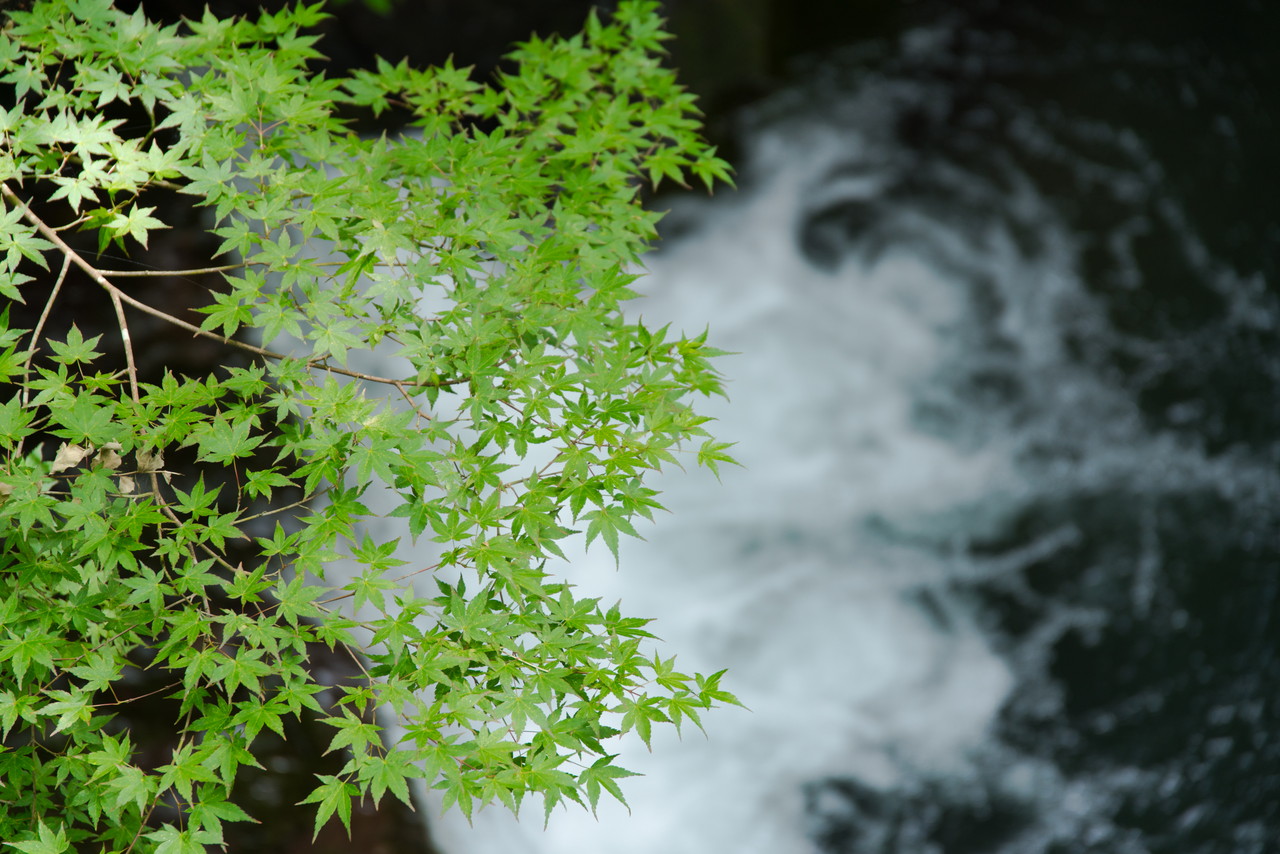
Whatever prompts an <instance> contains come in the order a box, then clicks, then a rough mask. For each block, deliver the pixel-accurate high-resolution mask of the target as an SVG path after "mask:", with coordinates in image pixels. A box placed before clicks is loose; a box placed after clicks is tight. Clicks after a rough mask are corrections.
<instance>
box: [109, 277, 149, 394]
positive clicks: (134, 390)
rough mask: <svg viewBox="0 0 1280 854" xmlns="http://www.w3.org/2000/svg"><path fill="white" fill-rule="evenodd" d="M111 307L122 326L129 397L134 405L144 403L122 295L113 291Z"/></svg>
mask: <svg viewBox="0 0 1280 854" xmlns="http://www.w3.org/2000/svg"><path fill="white" fill-rule="evenodd" d="M110 293H111V306H112V308H114V309H115V310H116V323H118V324H119V325H120V341H121V342H122V343H123V344H124V362H125V365H127V366H128V369H129V395H130V396H131V397H132V398H133V402H134V403H138V404H140V403H142V396H141V395H139V394H138V365H137V363H136V362H134V360H133V339H132V338H131V337H130V336H129V321H128V320H126V319H125V316H124V306H122V305H121V304H120V294H119V292H117V291H111V292H110Z"/></svg>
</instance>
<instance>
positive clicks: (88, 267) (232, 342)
mask: <svg viewBox="0 0 1280 854" xmlns="http://www.w3.org/2000/svg"><path fill="white" fill-rule="evenodd" d="M0 193H3V194H4V195H5V196H7V197H9V198H10V199H12V200H13V201H14V202H16V203H17V204H18V205H21V207H22V217H23V219H25V220H26V221H27V222H29V223H31V224H32V225H34V226H35V227H36V230H37V231H39V232H40V233H41V234H42V235H44V236H45V237H46V238H48V239H49V240H50V241H51V242H52V243H53V244H54V245H55V246H57V247H58V249H59V250H60V251H61V252H62V253H63V255H65V256H67V257H69V258H70V259H71V261H72V263H74V264H75V265H76V266H77V267H79V268H80V269H81V270H84V271H85V273H87V274H88V275H89V278H91V279H93V281H94V282H95V283H96V284H97V285H98V286H100V287H101V288H103V289H104V290H105V291H107V293H109V294H111V295H112V296H113V298H118V299H120V300H123V301H124V302H127V303H128V304H129V305H131V306H133V307H134V308H136V309H138V311H141V312H143V313H144V314H149V315H151V316H152V317H155V318H158V319H160V320H163V321H165V322H166V323H171V324H173V325H174V326H177V327H179V328H181V329H185V330H187V331H188V332H190V333H192V334H193V335H198V336H200V337H202V338H208V339H210V340H213V341H217V342H219V343H221V344H225V345H227V346H228V347H236V348H238V349H240V350H245V351H246V352H249V353H253V354H255V355H257V356H262V357H263V358H265V359H275V360H276V361H279V360H282V359H287V358H289V356H288V354H286V353H277V352H275V351H274V350H268V349H266V348H265V347H257V346H255V345H253V344H247V343H245V342H244V341H237V340H236V339H234V338H228V337H227V336H225V335H219V334H218V333H216V332H210V331H209V330H207V329H201V328H200V327H199V326H196V325H195V324H192V323H188V322H187V321H185V320H182V319H180V318H177V317H174V316H173V315H171V314H168V313H166V312H163V311H161V310H160V309H158V308H155V307H153V306H150V305H147V304H146V303H144V302H142V301H141V300H137V299H134V298H133V297H131V296H129V294H127V293H125V292H124V291H123V290H121V289H120V288H118V287H116V286H115V285H113V284H111V282H109V281H107V278H106V277H105V276H104V275H103V274H102V272H101V271H100V270H98V268H97V267H94V266H93V265H92V264H90V263H89V262H88V261H86V260H85V259H84V258H82V257H81V256H80V254H79V253H77V252H76V251H75V250H74V249H72V248H71V247H70V246H68V245H67V242H66V241H65V240H63V239H62V238H61V237H60V236H59V235H58V233H57V232H56V231H54V230H53V229H52V228H50V227H49V226H48V225H47V224H46V223H45V222H44V220H42V219H40V217H38V216H36V214H35V212H33V211H32V210H31V208H30V207H29V206H27V204H26V203H25V202H24V201H22V199H20V198H19V197H18V196H17V194H15V193H14V192H13V190H11V189H9V185H8V184H5V183H0ZM306 364H307V367H309V368H319V369H320V370H324V371H328V372H329V373H333V374H341V375H342V376H344V377H351V378H352V379H357V380H364V381H365V382H373V383H382V384H384V385H392V386H393V385H395V384H396V383H403V384H404V385H406V386H417V387H426V386H434V387H444V386H451V385H460V384H462V383H465V382H470V381H471V378H470V377H458V378H457V379H452V380H435V381H431V382H426V381H417V380H415V381H408V380H397V379H394V378H392V377H380V376H376V375H374V374H366V373H363V372H361V371H352V370H349V369H347V368H339V367H335V366H334V365H329V364H325V362H324V360H322V359H315V358H311V359H308V360H307V362H306Z"/></svg>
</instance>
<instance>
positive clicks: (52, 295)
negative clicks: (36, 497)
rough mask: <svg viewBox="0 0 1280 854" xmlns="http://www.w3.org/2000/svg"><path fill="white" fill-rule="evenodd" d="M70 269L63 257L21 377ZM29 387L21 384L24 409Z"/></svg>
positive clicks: (69, 263) (29, 362) (37, 322)
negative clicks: (60, 269) (56, 279)
mask: <svg viewBox="0 0 1280 854" xmlns="http://www.w3.org/2000/svg"><path fill="white" fill-rule="evenodd" d="M69 269H71V258H70V257H68V256H63V259H62V271H61V272H59V273H58V281H56V282H54V283H53V290H52V291H51V292H50V293H49V298H48V299H47V300H45V302H44V311H42V312H40V319H39V320H38V321H36V328H35V330H34V331H32V333H31V350H30V352H28V353H27V358H26V361H24V362H23V363H22V375H23V376H24V377H25V376H26V375H27V372H28V371H30V370H31V360H32V359H34V358H35V355H36V349H37V346H36V345H37V344H38V343H39V341H40V334H41V333H42V332H44V324H45V322H46V321H47V320H48V319H49V312H51V311H53V303H54V301H55V300H57V298H58V292H59V291H61V290H62V283H63V282H65V281H66V280H67V270H69ZM30 393H31V387H30V386H29V385H28V384H27V383H26V382H25V381H24V382H23V383H22V405H23V407H26V405H27V403H28V401H29V400H30ZM18 447H19V454H21V447H22V446H21V443H19V446H18Z"/></svg>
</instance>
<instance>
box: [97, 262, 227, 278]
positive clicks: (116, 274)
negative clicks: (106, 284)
mask: <svg viewBox="0 0 1280 854" xmlns="http://www.w3.org/2000/svg"><path fill="white" fill-rule="evenodd" d="M248 266H250V264H249V262H248V261H245V262H243V263H240V264H223V265H222V266H221V267H198V268H196V269H193V270H99V271H98V272H99V273H101V274H102V275H104V276H110V277H111V278H113V279H124V278H129V277H131V276H132V277H141V276H204V275H208V274H210V273H225V272H227V271H229V270H242V269H244V268H245V267H248Z"/></svg>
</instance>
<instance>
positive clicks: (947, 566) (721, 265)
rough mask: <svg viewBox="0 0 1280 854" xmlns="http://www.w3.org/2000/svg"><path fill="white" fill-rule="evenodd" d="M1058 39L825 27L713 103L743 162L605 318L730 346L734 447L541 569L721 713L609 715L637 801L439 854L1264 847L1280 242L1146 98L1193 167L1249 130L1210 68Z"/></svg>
mask: <svg viewBox="0 0 1280 854" xmlns="http://www.w3.org/2000/svg"><path fill="white" fill-rule="evenodd" d="M1086 36H1087V34H1085V35H1083V36H1080V37H1078V38H1076V39H1075V40H1074V41H1071V40H1067V41H1066V46H1065V47H1062V46H1060V47H1059V48H1058V53H1057V54H1056V55H1053V56H1046V55H1042V54H1040V53H1038V52H1037V50H1036V49H1035V48H1036V44H1035V43H1034V40H1032V42H1031V43H1028V42H1026V41H1023V42H1019V41H1018V39H1017V38H1015V37H1014V36H1010V35H1008V33H1004V32H997V31H994V30H993V31H990V32H987V33H986V34H985V35H981V34H975V33H974V32H973V31H971V30H967V31H965V33H964V34H963V38H961V27H960V24H959V23H957V22H955V21H952V20H948V19H945V18H944V19H942V21H941V22H938V21H935V22H933V23H931V24H929V25H926V26H919V27H915V28H913V29H909V30H907V31H905V32H904V33H902V34H901V35H900V37H895V38H892V39H887V40H886V41H884V42H883V43H876V44H872V45H863V46H862V47H861V48H860V49H859V50H858V51H855V52H853V53H851V54H850V55H848V56H844V57H837V58H828V59H827V60H826V61H825V62H824V63H823V64H821V65H818V66H815V67H814V68H813V69H812V70H811V73H810V75H809V82H808V83H806V84H804V85H802V86H799V87H797V88H795V89H793V90H792V91H790V92H788V93H785V94H783V95H781V96H777V97H775V98H773V99H771V100H770V101H768V102H766V103H764V104H762V105H759V106H757V107H756V108H754V109H753V110H751V111H749V112H748V113H747V114H745V115H744V117H743V118H742V127H743V139H744V155H743V158H742V165H741V167H740V174H741V186H742V189H741V190H740V191H739V192H736V193H721V194H718V195H717V196H716V197H715V198H714V199H713V200H710V201H703V200H689V199H680V200H677V201H676V202H675V203H674V204H675V209H674V210H673V212H672V214H671V215H670V217H669V218H668V221H667V224H668V238H667V240H666V242H665V243H664V247H663V249H662V250H661V251H660V252H657V253H655V254H654V255H653V256H652V257H651V258H650V260H649V265H648V266H649V269H650V272H651V275H650V276H649V277H648V278H647V279H646V280H645V283H644V291H645V293H646V297H645V298H644V299H642V300H640V301H638V302H637V303H636V308H635V311H636V312H637V313H640V314H642V315H643V316H644V317H645V318H646V319H647V320H649V321H651V322H652V323H654V324H660V323H664V322H667V321H673V322H674V323H675V324H676V326H678V327H679V326H683V327H684V329H685V330H686V331H689V332H697V331H700V330H701V328H702V327H703V326H704V325H705V324H707V323H710V324H711V327H712V339H713V341H714V342H715V343H716V344H717V346H720V347H722V348H724V349H727V350H733V351H736V352H737V353H738V355H735V356H732V357H729V358H727V359H725V360H724V362H723V368H724V370H725V372H726V373H727V374H728V375H729V376H730V377H731V379H732V384H731V391H730V395H731V402H730V403H727V404H723V403H720V402H714V403H712V404H710V405H709V406H708V407H707V409H708V412H709V414H713V415H715V416H717V417H718V418H720V419H721V420H720V422H719V431H718V434H719V435H720V436H721V437H723V438H727V439H730V440H733V441H736V442H738V443H739V444H738V446H737V449H736V451H737V455H738V457H739V459H741V461H742V462H743V463H744V465H745V467H744V468H742V469H734V470H730V471H725V472H724V473H723V483H717V482H716V480H715V479H714V478H712V477H711V476H709V475H707V474H706V473H699V472H692V471H691V472H688V473H682V472H675V473H673V474H670V475H668V476H666V477H665V478H664V480H663V481H662V487H663V488H664V490H665V495H666V502H667V504H668V506H669V507H670V509H671V510H672V511H673V512H672V514H671V515H670V516H668V517H665V518H663V519H661V520H659V522H658V523H657V524H656V525H655V526H653V527H652V528H651V529H649V530H647V531H644V532H643V533H644V534H645V536H646V538H647V539H646V541H645V542H634V541H633V542H631V543H629V544H626V545H625V547H624V552H623V556H622V569H621V571H616V570H615V569H614V568H613V566H612V561H611V560H609V559H606V558H603V557H601V556H600V555H598V554H595V555H588V557H587V558H585V559H583V560H581V561H576V562H574V564H573V566H572V567H570V568H568V569H566V572H567V573H568V574H569V575H570V577H571V578H572V579H573V581H574V582H575V583H577V584H579V585H580V587H581V588H582V589H583V590H585V591H590V593H591V594H592V595H600V596H603V597H605V598H607V599H613V598H618V597H620V598H621V599H622V600H623V602H624V605H625V606H626V608H627V610H628V611H629V612H630V613H634V614H641V615H646V616H653V617H656V618H657V620H658V622H657V624H656V625H657V629H656V630H657V632H658V633H659V634H660V635H661V636H662V637H663V638H664V640H665V641H666V647H665V649H666V651H667V652H677V653H679V655H680V657H681V662H682V664H683V665H684V669H686V670H688V669H691V668H696V669H699V670H703V671H711V670H718V669H720V668H722V667H727V668H729V670H730V675H729V676H728V677H727V680H728V685H729V687H730V688H731V690H734V691H735V692H737V694H738V695H739V697H740V698H741V699H742V701H743V702H744V703H745V704H746V706H748V707H749V711H744V710H740V709H726V710H721V711H717V712H715V713H713V714H709V715H707V716H706V719H705V723H706V725H707V730H708V732H709V737H703V736H702V735H701V734H700V733H697V732H696V731H694V732H686V733H685V735H684V738H683V740H679V739H677V738H676V737H675V736H674V734H670V735H669V736H668V735H665V734H664V735H663V736H662V737H655V743H654V747H653V751H652V753H649V752H647V751H646V750H645V749H644V748H643V746H642V745H640V744H639V743H638V742H626V743H625V744H624V745H623V746H622V748H621V749H622V753H623V757H622V760H621V761H622V764H623V765H625V766H626V767H629V768H632V769H634V770H636V771H639V772H642V773H643V774H644V775H645V776H644V777H641V778H636V779H632V780H629V781H627V783H628V785H627V787H626V789H625V791H626V794H627V796H628V800H629V803H630V807H631V811H630V814H628V811H627V810H626V809H623V808H621V807H620V806H617V805H612V804H611V805H609V806H603V805H602V807H601V809H600V814H599V816H598V817H593V816H591V815H590V814H588V813H585V812H582V811H578V810H571V811H569V812H557V813H556V815H554V816H553V817H552V819H551V821H550V822H549V824H548V825H547V826H546V827H545V828H544V827H543V825H542V821H541V817H540V816H539V815H535V814H534V813H536V810H532V811H531V814H530V815H528V816H526V817H525V818H524V819H523V820H521V821H516V820H513V819H511V818H510V817H509V816H508V815H507V814H505V813H503V812H499V811H496V810H487V811H484V812H483V813H481V814H480V815H479V816H478V817H477V818H476V823H475V827H468V826H467V825H466V823H465V822H464V821H463V820H462V819H461V818H460V817H458V816H456V815H452V816H447V817H445V818H444V819H435V820H434V836H435V838H436V841H437V844H438V845H439V846H440V848H441V849H442V850H443V851H445V852H447V854H489V852H493V854H497V853H498V852H503V854H521V853H522V852H537V854H587V852H591V854H596V852H609V854H631V852H634V854H650V853H651V852H656V851H661V852H665V854H686V852H687V854H793V852H794V854H808V852H821V854H855V852H856V853H857V854H862V853H863V852H868V854H869V853H870V852H877V854H879V852H895V854H908V853H909V854H935V852H936V853H937V854H943V852H945V854H955V852H1019V854H1024V853H1026V852H1030V853H1034V852H1077V851H1097V852H1120V854H1130V852H1133V853H1134V854H1137V852H1210V851H1223V852H1227V851H1230V852H1264V851H1276V850H1280V806H1278V804H1280V697H1278V695H1277V694H1278V692H1277V686H1280V659H1278V658H1277V650H1278V648H1280V625H1278V623H1277V619H1278V618H1280V611H1278V609H1277V604H1278V603H1280V577H1278V576H1277V570H1278V569H1280V567H1277V556H1278V554H1280V537H1278V536H1277V534H1278V533H1280V476H1278V475H1277V465H1278V463H1280V454H1277V437H1278V436H1280V434H1278V433H1277V431H1276V428H1277V422H1278V421H1280V404H1277V402H1276V401H1277V398H1276V391H1277V385H1278V384H1280V350H1277V348H1276V344H1277V340H1278V338H1280V334H1278V333H1280V329H1278V324H1280V300H1278V299H1277V289H1276V278H1275V275H1276V269H1275V264H1276V261H1277V257H1276V249H1275V247H1276V244H1277V240H1278V238H1277V234H1276V227H1275V226H1274V224H1273V223H1272V222H1271V221H1269V220H1268V219H1267V216H1268V212H1269V211H1270V210H1271V209H1272V208H1271V207H1268V206H1267V205H1268V204H1269V203H1267V202H1259V203H1258V205H1257V206H1255V207H1254V208H1252V209H1230V210H1223V209H1221V208H1214V207H1211V206H1207V205H1200V206H1199V207H1196V206H1197V205H1199V204H1200V202H1202V201H1203V200H1205V199H1211V198H1214V197H1215V196H1214V193H1213V191H1212V187H1210V188H1209V189H1208V190H1205V189H1204V186H1205V182H1204V181H1201V182H1200V183H1199V184H1196V183H1195V181H1194V180H1192V179H1195V178H1196V176H1195V175H1192V174H1190V172H1191V171H1193V170H1191V168H1190V167H1189V166H1188V174H1184V175H1180V174H1178V173H1176V172H1175V171H1173V170H1174V167H1173V166H1171V165H1170V164H1171V163H1174V164H1176V163H1177V162H1180V161H1178V158H1179V157H1184V156H1189V155H1185V151H1183V150H1182V149H1177V148H1176V147H1175V148H1171V147H1170V145H1168V144H1166V143H1164V142H1161V141H1160V139H1162V138H1164V137H1167V136H1168V134H1169V133H1171V132H1172V131H1171V130H1170V129H1169V128H1168V127H1165V126H1164V125H1162V124H1161V121H1160V117H1161V116H1163V115H1165V113H1162V112H1161V110H1164V111H1166V112H1167V113H1168V114H1170V115H1176V116H1179V117H1182V119H1185V121H1186V123H1187V126H1188V127H1199V128H1201V130H1200V131H1198V132H1199V133H1203V134H1204V135H1205V138H1206V139H1208V140H1209V141H1210V142H1212V143H1213V144H1214V145H1216V146H1217V147H1216V148H1211V149H1207V150H1210V152H1211V153H1212V152H1217V153H1222V152H1225V153H1226V154H1225V155H1224V158H1223V159H1221V160H1220V161H1219V162H1218V163H1216V164H1213V169H1211V170H1210V175H1211V177H1210V179H1209V183H1212V181H1213V180H1215V179H1214V178H1213V177H1212V176H1213V175H1218V176H1220V177H1219V178H1217V179H1216V180H1220V182H1221V187H1220V189H1221V192H1222V194H1223V195H1224V198H1225V197H1226V196H1229V195H1230V193H1231V192H1236V190H1234V189H1233V188H1238V187H1239V186H1242V185H1247V184H1248V182H1249V181H1250V180H1251V179H1250V178H1249V176H1248V175H1241V174H1240V171H1241V170H1242V169H1248V168H1251V165H1252V164H1253V162H1254V161H1252V160H1250V159H1249V157H1250V156H1251V155H1249V154H1248V151H1250V150H1253V149H1249V146H1250V145H1252V146H1254V147H1255V148H1256V147H1257V146H1258V145H1260V144H1262V143H1264V142H1265V139H1262V140H1260V139H1258V138H1253V139H1243V140H1242V139H1241V137H1243V136H1246V135H1247V134H1246V129H1247V127H1248V125H1247V123H1248V121H1249V118H1248V117H1247V116H1245V114H1247V113H1248V112H1249V109H1250V105H1249V98H1250V97H1252V95H1250V93H1249V91H1248V90H1246V89H1242V88H1240V87H1239V86H1236V84H1235V83H1233V82H1232V80H1233V78H1231V66H1230V63H1229V62H1225V63H1224V64H1223V65H1222V67H1220V68H1217V69H1216V70H1215V68H1213V67H1208V66H1203V65H1200V66H1197V65H1196V64H1195V63H1194V62H1191V60H1189V59H1188V57H1187V56H1186V55H1183V54H1180V53H1178V52H1177V50H1175V49H1174V48H1166V49H1164V50H1163V52H1162V51H1161V50H1156V49H1149V46H1147V45H1145V44H1136V45H1134V44H1130V45H1128V46H1127V47H1126V48H1125V51H1127V52H1125V51H1122V50H1120V48H1118V47H1116V46H1115V45H1113V44H1107V43H1105V42H1101V41H1094V40H1091V39H1089V38H1087V37H1086ZM1192 59H1194V57H1192ZM1188 63H1190V65H1188ZM1224 69H1225V70H1224ZM1085 72H1088V73H1096V74H1098V75H1100V76H1102V78H1104V79H1099V80H1098V81H1096V90H1097V91H1098V92H1112V93H1113V94H1114V95H1115V97H1114V98H1113V99H1112V101H1110V102H1108V103H1098V104H1096V105H1091V106H1094V107H1096V108H1095V109H1073V106H1072V103H1071V101H1070V99H1064V98H1063V97H1062V96H1061V92H1059V91H1058V90H1057V89H1055V88H1054V86H1055V85H1057V84H1058V83H1060V82H1061V81H1062V80H1063V79H1064V78H1070V77H1071V75H1072V74H1076V73H1085ZM1104 72H1105V74H1104ZM1126 79H1127V80H1129V81H1130V85H1129V87H1128V89H1126V86H1125V84H1124V82H1123V81H1124V80H1126ZM1232 86H1236V88H1235V89H1234V90H1232V91H1231V92H1229V93H1228V94H1227V95H1225V96H1223V95H1222V93H1223V92H1225V91H1227V90H1228V89H1231V87H1232ZM1115 93H1121V94H1115ZM1166 96H1167V97H1166ZM1220 96H1221V97H1220ZM1223 97H1225V98H1227V99H1228V100H1227V101H1226V102H1225V103H1227V104H1228V105H1229V106H1228V107H1227V108H1222V107H1221V104H1220V103H1219V102H1220V101H1221V100H1222V98H1223ZM1214 98H1219V101H1214V100H1213V99H1214ZM1179 99H1181V100H1179ZM1232 99H1234V100H1232ZM1215 105H1216V106H1215ZM1077 106H1078V105H1077ZM1144 110H1145V112H1143V111H1144ZM1215 111H1217V112H1215ZM1233 111H1234V112H1233ZM1201 113H1203V114H1204V116H1205V119H1204V122H1203V123H1199V120H1198V119H1197V118H1196V116H1199V115H1200V114H1201ZM1215 116H1216V118H1215ZM1254 118H1255V120H1254V124H1253V125H1252V127H1254V128H1257V127H1259V126H1268V125H1265V123H1263V124H1262V125H1259V123H1258V121H1257V120H1256V116H1255V117H1254ZM1268 121H1272V125H1274V121H1273V120H1268ZM1143 122H1145V125H1144V124H1143ZM1233 122H1236V124H1233ZM1241 122H1244V123H1245V124H1244V125H1241V124H1240V123H1241ZM1175 127H1176V125H1175ZM1159 134H1164V137H1159V136H1158V135H1159ZM1272 139H1274V137H1272ZM1215 140H1216V142H1214V141H1215ZM1206 144H1208V143H1206ZM1162 146H1163V147H1162ZM1184 148H1194V146H1193V145H1191V144H1190V143H1188V145H1187V146H1184ZM1180 152H1181V153H1180ZM1233 152H1234V153H1233ZM1232 158H1234V159H1232ZM1215 170H1219V171H1215ZM1252 180H1255V181H1256V182H1257V184H1258V187H1257V190H1258V192H1259V193H1265V192H1266V190H1267V186H1266V185H1267V183H1268V180H1267V179H1264V177H1263V176H1262V175H1261V174H1259V175H1257V176H1256V177H1255V178H1253V179H1252ZM1232 182H1234V183H1232ZM1270 183H1271V184H1274V183H1275V182H1274V179H1271V180H1270ZM1197 188H1199V189H1197ZM1271 189H1275V188H1274V187H1272V188H1271ZM1197 193H1199V195H1197ZM1232 198H1234V197H1232ZM1224 205H1225V203H1224ZM1258 246H1263V247H1264V248H1265V247H1270V249H1267V250H1266V251H1262V252H1260V253H1259V252H1256V251H1255V250H1256V249H1257V247H1258ZM1251 253H1253V254H1251Z"/></svg>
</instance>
